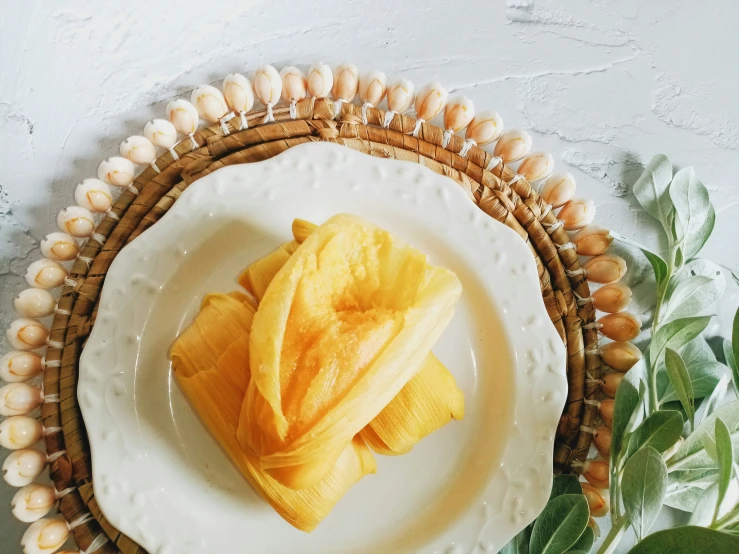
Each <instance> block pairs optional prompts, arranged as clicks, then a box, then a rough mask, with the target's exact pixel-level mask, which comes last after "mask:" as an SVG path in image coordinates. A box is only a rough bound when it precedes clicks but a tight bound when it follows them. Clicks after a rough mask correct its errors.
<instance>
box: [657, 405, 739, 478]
mask: <svg viewBox="0 0 739 554" xmlns="http://www.w3.org/2000/svg"><path fill="white" fill-rule="evenodd" d="M717 418H721V419H722V420H723V422H724V423H726V426H727V427H728V428H729V432H730V433H731V442H732V445H733V447H734V452H735V453H736V452H739V401H736V400H735V401H733V402H729V403H727V404H724V405H723V406H719V408H718V409H717V410H716V411H715V412H713V413H712V414H711V415H710V416H708V417H707V418H705V419H704V420H703V421H702V422H701V423H700V425H698V426H697V427H696V428H695V430H694V431H693V432H692V433H691V434H690V435H688V437H687V438H686V439H685V442H684V443H683V444H682V445H681V446H680V448H678V450H677V452H676V453H675V454H674V456H672V457H671V458H670V462H669V469H670V472H673V471H692V472H705V471H708V470H712V469H713V470H716V469H717V467H718V466H717V464H716V462H715V461H714V460H713V459H711V456H710V455H709V454H708V453H707V452H706V449H705V446H704V443H703V438H704V437H705V436H708V438H709V439H711V440H712V441H713V437H714V434H715V427H716V419H717Z"/></svg>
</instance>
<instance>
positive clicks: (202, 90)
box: [190, 85, 228, 123]
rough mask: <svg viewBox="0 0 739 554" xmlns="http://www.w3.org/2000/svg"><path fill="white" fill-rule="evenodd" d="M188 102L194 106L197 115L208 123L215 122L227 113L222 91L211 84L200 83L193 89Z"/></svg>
mask: <svg viewBox="0 0 739 554" xmlns="http://www.w3.org/2000/svg"><path fill="white" fill-rule="evenodd" d="M190 103H191V104H192V105H193V106H195V109H196V110H197V111H198V115H200V117H201V118H202V119H204V120H205V121H207V122H209V123H217V122H218V121H220V120H221V119H222V118H223V117H224V116H225V115H226V114H227V113H228V106H227V105H226V99H225V98H224V97H223V93H222V92H221V91H220V90H218V89H217V88H216V87H214V86H212V85H200V86H199V87H197V88H196V89H195V90H193V91H192V95H191V96H190Z"/></svg>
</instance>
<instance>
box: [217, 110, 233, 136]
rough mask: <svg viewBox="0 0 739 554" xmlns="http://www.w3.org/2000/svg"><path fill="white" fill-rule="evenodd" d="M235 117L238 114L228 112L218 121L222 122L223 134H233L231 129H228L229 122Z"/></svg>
mask: <svg viewBox="0 0 739 554" xmlns="http://www.w3.org/2000/svg"><path fill="white" fill-rule="evenodd" d="M234 117H236V114H235V113H233V112H228V113H227V114H226V115H224V116H223V117H222V118H221V119H219V120H218V123H220V124H221V131H223V134H224V135H226V136H228V135H230V134H231V131H229V130H228V125H226V123H228V122H229V121H231V120H232V119H233V118H234Z"/></svg>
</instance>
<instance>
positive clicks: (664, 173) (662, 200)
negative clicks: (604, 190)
mask: <svg viewBox="0 0 739 554" xmlns="http://www.w3.org/2000/svg"><path fill="white" fill-rule="evenodd" d="M671 181H672V162H670V160H669V159H668V158H667V156H665V155H664V154H657V155H656V156H654V157H653V158H652V159H651V160H650V162H649V164H647V167H646V168H645V169H644V173H642V174H641V177H639V179H638V180H637V181H636V183H634V187H633V189H632V190H633V192H634V196H635V197H636V199H637V201H638V202H639V204H641V206H642V208H644V210H645V211H646V212H647V213H648V214H649V215H651V216H652V217H654V218H655V219H657V220H658V221H659V222H660V223H661V224H662V227H663V228H664V230H665V233H668V234H669V233H670V227H671V224H670V219H669V216H670V212H672V209H673V207H672V200H671V199H670V194H669V187H670V182H671Z"/></svg>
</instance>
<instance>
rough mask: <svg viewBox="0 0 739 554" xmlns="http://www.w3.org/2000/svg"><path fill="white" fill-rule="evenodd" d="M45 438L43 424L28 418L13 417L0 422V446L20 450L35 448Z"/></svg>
mask: <svg viewBox="0 0 739 554" xmlns="http://www.w3.org/2000/svg"><path fill="white" fill-rule="evenodd" d="M43 436H44V428H43V426H42V425H41V422H40V421H39V420H37V419H33V418H31V417H28V416H12V417H9V418H7V419H4V420H3V421H0V446H2V447H3V448H7V449H8V450H20V449H21V448H28V447H30V446H33V445H34V444H36V443H37V442H38V441H40V440H41V437H43Z"/></svg>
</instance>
